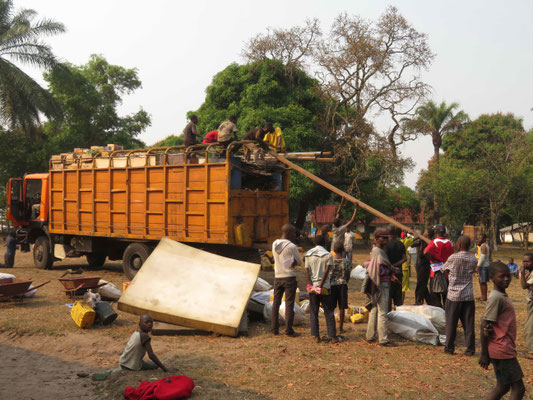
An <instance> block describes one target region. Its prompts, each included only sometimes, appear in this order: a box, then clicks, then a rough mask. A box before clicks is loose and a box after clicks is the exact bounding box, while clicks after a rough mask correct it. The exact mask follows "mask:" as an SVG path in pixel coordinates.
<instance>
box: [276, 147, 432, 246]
mask: <svg viewBox="0 0 533 400" xmlns="http://www.w3.org/2000/svg"><path fill="white" fill-rule="evenodd" d="M269 153H270V155H272V156H274V157H275V158H277V159H278V161H280V162H282V163H283V164H285V165H287V166H288V167H290V168H292V169H294V170H295V171H297V172H299V173H300V174H302V175H304V176H305V177H307V178H309V179H311V180H312V181H314V182H316V183H318V184H319V185H322V186H324V187H325V188H326V189H329V190H331V191H332V192H333V193H336V194H338V195H339V196H341V197H343V198H345V199H346V200H348V201H351V202H352V203H354V204H357V205H358V206H359V207H361V208H362V209H363V210H366V211H368V212H369V213H371V214H373V215H375V216H377V217H380V218H383V219H384V220H385V221H387V222H388V223H390V224H392V225H394V226H396V227H398V228H400V229H402V230H404V231H406V232H409V233H411V234H412V235H414V236H415V237H417V238H420V239H422V240H423V241H424V242H426V243H429V242H430V240H429V239H428V238H426V237H424V236H420V235H419V234H418V233H417V232H415V231H414V230H412V229H411V228H409V227H408V226H406V225H404V224H402V223H400V222H398V221H396V220H395V219H394V218H391V217H389V216H388V215H385V214H383V213H382V212H381V211H378V210H376V209H375V208H374V207H371V206H369V205H368V204H366V203H363V202H362V201H361V200H359V199H357V198H355V197H353V196H351V195H349V194H348V193H346V192H344V191H342V190H340V189H339V188H337V187H335V186H333V185H332V184H330V183H328V182H326V181H325V180H323V179H321V178H319V177H318V176H316V175H314V174H312V173H311V172H309V171H307V170H306V169H304V168H302V167H300V166H299V165H296V164H294V163H293V162H291V161H289V160H287V159H286V158H285V157H283V156H281V155H279V154H277V153H276V152H274V151H272V150H270V151H269Z"/></svg>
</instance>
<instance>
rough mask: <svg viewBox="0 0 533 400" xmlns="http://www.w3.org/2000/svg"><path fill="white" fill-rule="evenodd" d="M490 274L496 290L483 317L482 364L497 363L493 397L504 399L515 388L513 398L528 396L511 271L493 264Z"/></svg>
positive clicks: (490, 396) (515, 399) (480, 363)
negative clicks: (511, 294)
mask: <svg viewBox="0 0 533 400" xmlns="http://www.w3.org/2000/svg"><path fill="white" fill-rule="evenodd" d="M489 277H490V279H491V280H492V282H493V283H494V289H493V290H492V292H491V293H490V296H489V297H488V299H487V308H486V309H485V314H484V315H483V317H482V319H481V356H480V357H479V365H480V366H481V367H482V368H484V369H487V368H488V366H489V362H490V363H492V365H493V366H494V374H495V375H496V387H495V388H494V389H493V390H492V392H491V393H490V394H489V396H488V398H489V399H494V400H496V399H501V398H502V397H503V396H504V395H505V394H506V393H507V392H508V391H509V389H511V399H513V400H518V399H522V398H523V397H524V393H525V390H526V388H525V387H524V382H522V378H523V377H524V373H523V372H522V369H521V368H520V364H519V363H518V360H517V359H516V344H515V340H516V314H515V311H514V307H513V304H512V303H511V300H510V299H509V297H508V296H507V294H506V293H505V289H507V288H508V287H509V284H510V283H511V272H510V271H509V268H508V267H507V265H505V264H504V263H502V262H493V263H491V264H490V266H489Z"/></svg>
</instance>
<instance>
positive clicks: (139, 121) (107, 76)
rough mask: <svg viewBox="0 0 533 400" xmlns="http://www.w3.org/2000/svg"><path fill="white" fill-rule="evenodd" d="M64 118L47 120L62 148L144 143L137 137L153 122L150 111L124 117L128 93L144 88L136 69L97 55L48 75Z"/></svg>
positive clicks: (128, 145)
mask: <svg viewBox="0 0 533 400" xmlns="http://www.w3.org/2000/svg"><path fill="white" fill-rule="evenodd" d="M45 79H46V81H47V82H48V83H49V86H50V90H51V92H52V94H53V95H54V97H55V99H56V101H57V102H58V103H59V104H60V105H61V108H62V111H63V117H62V118H60V119H56V120H52V121H50V122H48V123H46V124H45V132H46V133H47V134H48V135H49V136H50V138H51V140H52V141H53V143H54V145H55V146H56V148H57V149H58V151H72V149H73V148H75V147H90V146H103V145H106V144H107V143H115V144H120V145H122V146H124V147H125V148H136V147H143V146H144V144H143V143H142V142H141V141H140V140H138V139H137V138H136V137H137V136H138V135H139V134H140V133H141V132H143V131H144V130H145V129H146V127H147V126H149V125H150V116H149V114H148V113H147V112H146V111H144V110H142V109H141V110H139V111H138V112H136V113H134V114H130V115H126V116H124V117H121V116H119V115H118V113H117V107H118V106H119V105H120V104H121V103H122V96H124V95H127V94H131V93H132V92H134V91H135V90H136V89H138V88H140V87H141V82H140V80H139V78H138V76H137V70H136V69H127V68H124V67H121V66H117V65H111V64H109V63H108V62H107V61H106V60H105V59H104V58H103V57H101V56H97V55H92V56H91V58H90V60H89V62H88V63H87V64H86V65H82V66H74V65H71V64H63V65H61V66H59V67H56V68H54V69H53V70H52V71H50V72H49V73H46V74H45Z"/></svg>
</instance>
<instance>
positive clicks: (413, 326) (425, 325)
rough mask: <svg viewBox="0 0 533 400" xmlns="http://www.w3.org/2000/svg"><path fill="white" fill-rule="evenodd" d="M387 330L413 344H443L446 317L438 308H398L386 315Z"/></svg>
mask: <svg viewBox="0 0 533 400" xmlns="http://www.w3.org/2000/svg"><path fill="white" fill-rule="evenodd" d="M387 329H388V330H389V331H391V332H393V333H396V334H398V335H400V336H402V337H404V338H405V339H408V340H412V341H414V342H421V343H426V344H431V345H433V346H436V345H438V344H439V343H440V344H444V343H445V341H446V336H445V334H444V333H445V329H446V316H445V313H444V310H443V309H442V308H440V307H433V306H428V305H421V306H399V307H397V308H396V311H391V312H389V313H388V314H387Z"/></svg>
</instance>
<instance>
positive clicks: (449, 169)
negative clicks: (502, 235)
mask: <svg viewBox="0 0 533 400" xmlns="http://www.w3.org/2000/svg"><path fill="white" fill-rule="evenodd" d="M484 179H485V177H484V173H483V171H480V170H475V169H472V168H469V167H467V166H460V165H457V163H456V162H455V161H454V160H451V159H450V158H449V157H447V156H446V155H445V156H443V157H442V158H441V160H440V163H439V166H438V167H437V165H436V164H432V165H431V166H430V167H429V168H428V170H426V171H422V173H421V176H420V178H419V180H418V185H417V188H418V190H419V195H420V199H421V200H422V201H423V202H425V203H426V205H427V206H429V207H430V208H431V207H432V202H433V199H434V196H436V197H437V198H438V199H439V211H440V213H441V222H443V223H445V224H446V225H448V226H449V227H450V228H451V229H453V230H455V231H458V232H460V231H461V229H462V226H463V224H476V223H478V222H479V221H478V218H479V215H478V213H479V209H480V203H481V201H482V199H480V198H479V195H478V193H479V185H480V184H482V182H483V180H484Z"/></svg>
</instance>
